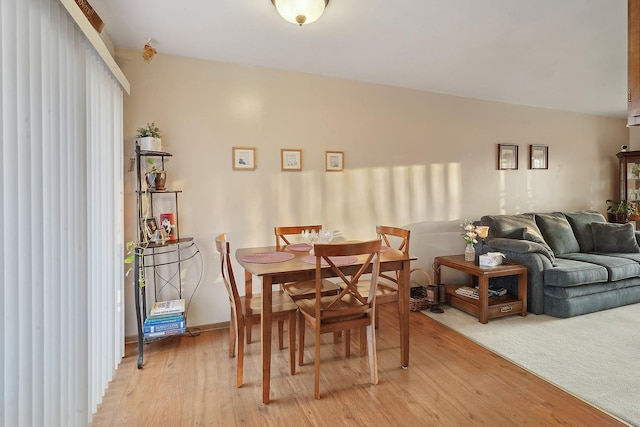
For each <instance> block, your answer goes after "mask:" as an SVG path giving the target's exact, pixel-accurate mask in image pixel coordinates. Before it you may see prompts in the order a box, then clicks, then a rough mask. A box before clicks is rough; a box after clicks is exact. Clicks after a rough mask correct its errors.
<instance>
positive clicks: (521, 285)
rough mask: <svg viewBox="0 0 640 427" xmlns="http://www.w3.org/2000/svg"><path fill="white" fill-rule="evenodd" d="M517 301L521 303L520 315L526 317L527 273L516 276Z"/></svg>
mask: <svg viewBox="0 0 640 427" xmlns="http://www.w3.org/2000/svg"><path fill="white" fill-rule="evenodd" d="M518 299H519V300H521V301H522V315H523V316H526V315H527V273H520V274H519V275H518Z"/></svg>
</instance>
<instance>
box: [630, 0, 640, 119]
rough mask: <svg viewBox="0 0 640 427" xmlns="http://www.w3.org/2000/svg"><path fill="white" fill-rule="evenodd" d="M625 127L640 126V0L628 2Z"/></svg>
mask: <svg viewBox="0 0 640 427" xmlns="http://www.w3.org/2000/svg"><path fill="white" fill-rule="evenodd" d="M627 12H628V34H627V35H628V67H629V69H628V78H629V82H628V84H629V87H628V94H627V97H628V98H627V102H628V106H627V125H628V126H638V125H640V0H628V10H627Z"/></svg>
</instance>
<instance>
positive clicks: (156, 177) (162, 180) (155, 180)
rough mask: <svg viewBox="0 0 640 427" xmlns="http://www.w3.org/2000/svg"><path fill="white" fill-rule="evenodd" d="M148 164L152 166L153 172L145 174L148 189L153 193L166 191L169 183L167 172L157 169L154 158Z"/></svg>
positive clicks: (148, 160) (149, 159)
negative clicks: (166, 185)
mask: <svg viewBox="0 0 640 427" xmlns="http://www.w3.org/2000/svg"><path fill="white" fill-rule="evenodd" d="M147 163H149V164H150V165H151V170H150V171H149V172H147V173H146V174H145V180H146V181H147V187H148V188H149V190H152V191H164V190H165V189H166V188H165V184H166V182H167V172H165V171H163V170H159V169H158V168H156V165H155V162H154V161H153V158H151V157H149V158H148V159H147Z"/></svg>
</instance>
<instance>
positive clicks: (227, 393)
mask: <svg viewBox="0 0 640 427" xmlns="http://www.w3.org/2000/svg"><path fill="white" fill-rule="evenodd" d="M380 314H381V316H380V328H379V329H378V334H377V336H378V365H379V376H380V382H379V384H378V385H377V386H374V385H371V384H370V383H369V374H368V364H367V358H366V357H359V347H358V342H359V339H358V333H357V332H356V333H354V334H353V335H354V336H352V340H353V345H352V355H351V357H350V358H348V359H347V358H344V357H343V354H344V343H342V342H340V343H337V344H334V343H333V338H332V336H331V334H328V336H327V337H325V339H324V344H323V350H322V364H321V376H322V379H321V384H320V390H321V393H322V399H321V400H315V399H314V398H313V341H312V340H313V334H311V333H307V342H306V344H305V347H306V353H305V356H306V362H307V364H306V365H305V366H302V367H298V371H297V373H296V375H295V376H291V375H290V374H289V370H288V366H289V365H288V356H287V354H288V352H287V350H286V349H285V350H278V347H277V341H275V339H277V338H276V337H277V334H274V343H273V345H274V360H273V362H272V380H271V397H272V399H273V401H272V402H271V403H269V404H268V405H264V404H262V403H261V389H260V382H259V378H260V373H259V361H260V343H259V342H258V341H254V342H253V343H252V344H251V345H249V346H248V348H247V354H246V356H245V372H244V382H245V384H244V386H243V387H242V388H239V389H238V388H236V387H235V359H230V358H229V357H228V330H220V331H212V332H203V333H202V334H200V335H199V336H197V337H189V336H183V337H179V338H172V339H169V340H166V341H163V342H160V343H154V344H152V345H148V346H146V347H145V364H144V368H143V369H141V370H138V369H137V367H136V361H137V348H136V347H135V346H132V345H127V349H126V357H125V359H124V360H123V361H122V364H121V365H120V367H119V368H118V371H117V373H116V376H115V378H114V380H113V381H112V383H111V384H110V386H109V389H108V390H107V392H106V395H105V396H104V399H103V403H102V404H101V405H100V407H99V408H98V412H97V413H96V414H95V415H94V419H93V423H92V425H93V426H96V427H97V426H120V425H125V426H196V425H197V426H241V425H243V426H244V425H256V426H257V425H260V426H262V425H273V426H311V425H314V426H315V425H317V426H331V427H337V426H342V425H361V426H378V425H384V426H387V425H393V426H416V425H425V426H478V425H486V426H512V425H531V426H556V425H562V426H580V427H582V426H599V427H604V426H621V425H625V424H624V423H622V422H620V421H618V420H616V419H614V418H612V417H610V416H608V415H607V414H605V413H604V412H601V411H599V410H598V409H596V408H594V407H592V406H590V405H589V404H588V403H586V402H583V401H581V400H579V399H577V398H575V397H573V396H571V395H570V394H568V393H566V392H564V391H562V390H560V389H559V388H557V387H555V386H553V385H551V384H549V383H547V382H545V381H544V380H542V379H540V378H538V377H536V376H535V375H533V374H530V373H528V372H527V371H525V370H523V369H521V368H519V367H517V366H516V365H513V364H512V363H510V362H508V361H506V360H505V359H503V358H501V357H499V356H497V355H495V354H493V353H491V352H489V351H487V350H485V349H484V348H483V347H480V346H479V345H477V344H475V343H473V342H471V341H469V340H467V339H466V338H464V337H462V336H461V335H459V334H458V333H456V332H454V331H453V330H451V329H449V328H447V327H445V326H442V325H440V324H439V323H437V322H436V321H434V320H432V319H430V318H428V317H427V316H424V315H422V314H420V313H411V351H410V366H409V369H406V370H403V369H401V368H400V350H399V341H398V329H397V326H396V322H395V310H394V308H391V307H388V306H387V307H383V308H382V310H381V313H380ZM254 337H255V338H258V337H259V330H258V328H256V330H255V333H254ZM255 338H254V339H255Z"/></svg>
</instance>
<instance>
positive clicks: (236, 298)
mask: <svg viewBox="0 0 640 427" xmlns="http://www.w3.org/2000/svg"><path fill="white" fill-rule="evenodd" d="M216 249H217V251H218V253H219V254H220V273H221V274H222V279H223V281H224V286H225V288H226V289H227V294H228V295H229V302H230V304H231V309H232V310H233V311H234V313H236V315H237V316H236V319H237V318H238V317H239V316H240V315H241V314H242V305H241V301H240V294H239V293H238V286H237V285H236V279H235V276H234V274H233V267H232V264H231V256H230V253H231V248H230V245H229V242H228V241H227V235H226V234H221V235H219V236H217V237H216Z"/></svg>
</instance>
